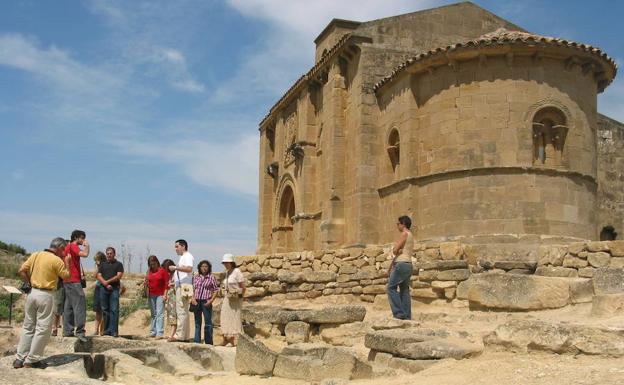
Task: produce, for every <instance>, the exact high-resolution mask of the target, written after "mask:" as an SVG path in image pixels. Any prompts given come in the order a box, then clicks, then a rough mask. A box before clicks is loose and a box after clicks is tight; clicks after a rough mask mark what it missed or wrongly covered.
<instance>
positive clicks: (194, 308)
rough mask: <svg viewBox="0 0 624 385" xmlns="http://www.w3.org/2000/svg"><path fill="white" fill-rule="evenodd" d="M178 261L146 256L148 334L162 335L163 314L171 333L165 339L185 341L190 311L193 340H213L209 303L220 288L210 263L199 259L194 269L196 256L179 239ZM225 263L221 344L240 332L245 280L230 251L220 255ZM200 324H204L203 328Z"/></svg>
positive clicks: (155, 336)
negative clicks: (161, 260)
mask: <svg viewBox="0 0 624 385" xmlns="http://www.w3.org/2000/svg"><path fill="white" fill-rule="evenodd" d="M174 247H175V251H176V254H178V256H179V260H178V263H177V264H176V263H174V262H173V261H172V260H171V259H165V260H164V261H163V262H162V263H160V261H159V260H158V257H156V256H155V255H151V256H150V257H149V258H148V266H149V270H148V272H147V275H146V277H145V282H146V284H145V287H146V290H147V293H146V295H147V297H148V298H149V304H150V315H151V323H150V337H154V338H159V339H160V338H165V318H166V321H167V325H168V326H169V327H170V331H171V334H170V336H169V337H168V338H167V340H168V341H171V342H175V341H188V340H189V335H190V327H189V314H190V313H193V317H194V321H195V334H194V338H193V341H194V342H196V343H200V342H201V341H202V330H203V335H204V338H203V341H204V343H206V344H213V325H212V306H213V303H214V301H215V299H216V298H217V294H218V293H219V291H220V290H221V289H220V287H219V282H218V280H217V278H216V277H215V276H214V275H213V274H212V264H211V263H210V262H209V261H207V260H202V261H200V262H199V263H198V264H197V266H196V267H197V271H196V273H195V272H194V269H193V268H194V264H195V258H194V257H193V255H192V254H191V253H190V252H189V251H188V242H186V240H184V239H178V240H177V241H176V242H175V244H174ZM222 263H223V265H224V267H225V278H224V280H223V289H222V291H223V303H222V305H221V333H222V334H223V344H224V345H227V344H232V345H233V346H235V345H236V337H237V336H238V335H239V334H240V333H241V332H242V321H241V310H242V297H243V294H244V293H245V280H244V277H243V274H242V273H241V271H240V270H239V269H238V268H237V267H236V263H235V261H234V257H233V255H232V254H225V255H224V256H223V259H222ZM202 325H203V328H202Z"/></svg>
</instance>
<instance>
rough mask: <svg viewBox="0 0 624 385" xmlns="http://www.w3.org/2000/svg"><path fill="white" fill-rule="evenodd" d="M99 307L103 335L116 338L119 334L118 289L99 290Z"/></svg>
mask: <svg viewBox="0 0 624 385" xmlns="http://www.w3.org/2000/svg"><path fill="white" fill-rule="evenodd" d="M100 302H101V303H100V306H102V318H103V322H104V335H105V336H114V337H117V335H118V334H119V287H113V290H108V289H107V288H105V287H103V288H102V289H101V290H100Z"/></svg>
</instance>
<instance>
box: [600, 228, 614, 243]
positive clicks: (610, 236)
mask: <svg viewBox="0 0 624 385" xmlns="http://www.w3.org/2000/svg"><path fill="white" fill-rule="evenodd" d="M617 234H618V233H616V232H615V229H614V228H613V226H605V227H603V228H602V230H601V231H600V240H601V241H615V240H616V239H617Z"/></svg>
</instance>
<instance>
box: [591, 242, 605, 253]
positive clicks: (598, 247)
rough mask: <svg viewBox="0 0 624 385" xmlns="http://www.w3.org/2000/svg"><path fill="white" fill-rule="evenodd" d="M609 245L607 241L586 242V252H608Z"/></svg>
mask: <svg viewBox="0 0 624 385" xmlns="http://www.w3.org/2000/svg"><path fill="white" fill-rule="evenodd" d="M609 243H610V242H607V241H599V242H587V250H588V251H590V252H596V251H609Z"/></svg>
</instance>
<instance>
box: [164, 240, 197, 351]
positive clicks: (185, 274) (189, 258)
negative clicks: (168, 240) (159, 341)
mask: <svg viewBox="0 0 624 385" xmlns="http://www.w3.org/2000/svg"><path fill="white" fill-rule="evenodd" d="M175 251H176V254H178V255H179V256H180V260H179V261H178V264H177V265H172V266H169V271H171V272H172V274H173V279H174V282H175V286H176V291H175V293H176V313H177V316H178V329H177V331H176V334H175V336H174V337H173V338H169V341H170V342H174V341H187V340H188V339H189V313H188V310H189V303H190V302H191V297H192V296H193V290H192V284H193V264H194V263H195V262H194V258H193V254H191V253H189V251H188V242H186V241H185V240H184V239H178V240H177V241H176V242H175ZM185 286H186V287H188V286H191V290H190V293H186V292H185V291H184V290H183V288H184V287H185Z"/></svg>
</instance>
